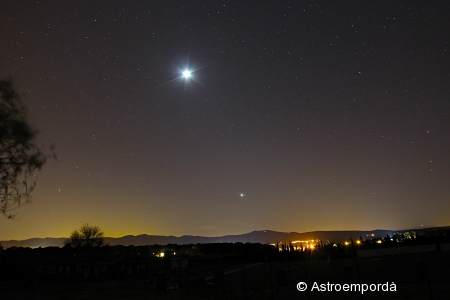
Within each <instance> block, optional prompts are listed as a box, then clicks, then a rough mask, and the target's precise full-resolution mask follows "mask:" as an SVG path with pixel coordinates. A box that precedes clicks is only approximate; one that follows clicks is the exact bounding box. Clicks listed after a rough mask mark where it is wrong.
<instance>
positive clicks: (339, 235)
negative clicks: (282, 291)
mask: <svg viewBox="0 0 450 300" xmlns="http://www.w3.org/2000/svg"><path fill="white" fill-rule="evenodd" d="M394 232H398V231H393V230H382V229H377V230H372V231H358V230H351V231H312V232H303V233H298V232H278V231H272V230H260V231H252V232H250V233H245V234H238V235H225V236H220V237H204V236H192V235H183V236H179V237H177V236H172V235H170V236H163V235H147V234H141V235H126V236H123V237H119V238H111V237H106V238H105V244H109V245H111V246H115V245H124V246H129V245H134V246H142V245H155V244H158V245H167V244H180V245H183V244H207V243H237V242H240V243H261V244H274V243H277V242H282V243H289V242H293V241H306V240H321V241H322V242H323V243H326V242H329V241H330V242H336V243H338V242H343V241H345V240H350V238H352V239H353V240H356V239H359V238H360V237H362V238H363V239H372V238H381V237H385V236H386V235H392V234H393V233H394ZM65 240H67V238H49V237H48V238H31V239H26V240H20V241H18V240H10V241H0V244H1V245H2V246H3V247H6V248H7V247H13V246H16V247H30V248H38V247H51V246H52V247H62V246H63V245H64V241H65Z"/></svg>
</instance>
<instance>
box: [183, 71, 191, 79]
mask: <svg viewBox="0 0 450 300" xmlns="http://www.w3.org/2000/svg"><path fill="white" fill-rule="evenodd" d="M183 77H184V78H186V79H188V78H189V77H191V71H189V70H185V71H183Z"/></svg>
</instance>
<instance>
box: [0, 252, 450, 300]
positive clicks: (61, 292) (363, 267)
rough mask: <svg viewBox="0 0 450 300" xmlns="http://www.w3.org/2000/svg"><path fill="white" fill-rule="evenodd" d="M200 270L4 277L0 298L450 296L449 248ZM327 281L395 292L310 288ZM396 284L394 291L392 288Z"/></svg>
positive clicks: (368, 297) (420, 297)
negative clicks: (302, 285)
mask: <svg viewBox="0 0 450 300" xmlns="http://www.w3.org/2000/svg"><path fill="white" fill-rule="evenodd" d="M198 271H199V272H197V274H194V275H193V276H192V275H191V276H186V277H183V274H178V276H176V278H175V277H173V274H172V275H170V276H169V275H168V276H167V277H165V279H164V280H163V282H161V278H159V279H157V278H150V277H149V278H148V279H146V280H143V279H114V280H113V279H108V280H97V281H92V280H91V281H58V280H33V281H29V280H28V281H18V280H15V281H7V280H6V281H5V280H3V281H1V282H0V299H450V253H449V252H447V251H446V252H435V253H426V254H409V255H397V256H384V257H377V258H350V259H336V260H329V261H328V260H311V261H300V262H299V261H285V262H262V263H248V264H243V263H242V264H237V265H222V266H220V268H217V264H214V268H208V266H204V268H203V269H202V270H200V269H199V270H198ZM300 281H303V282H306V283H307V284H308V288H307V290H306V291H304V292H300V291H298V290H297V287H296V286H297V283H298V282H300ZM327 283H330V284H331V283H332V284H339V286H340V288H344V284H351V283H353V284H368V285H369V284H378V283H380V284H385V285H384V288H386V287H389V289H390V290H391V291H383V290H380V291H366V292H364V293H363V294H362V293H361V292H360V291H359V292H358V291H353V292H351V291H347V292H345V291H340V292H338V291H317V288H316V289H315V290H313V291H311V288H312V287H313V286H314V284H316V285H320V284H327ZM386 283H388V285H387V284H386ZM329 286H330V285H328V287H329ZM323 287H325V286H323ZM335 287H336V286H335ZM335 287H334V288H335ZM354 287H356V286H354ZM359 287H360V288H362V286H359ZM367 287H369V286H366V288H367ZM373 287H375V286H372V288H373ZM394 287H395V290H396V291H392V289H393V288H394ZM380 288H381V289H383V286H381V287H380Z"/></svg>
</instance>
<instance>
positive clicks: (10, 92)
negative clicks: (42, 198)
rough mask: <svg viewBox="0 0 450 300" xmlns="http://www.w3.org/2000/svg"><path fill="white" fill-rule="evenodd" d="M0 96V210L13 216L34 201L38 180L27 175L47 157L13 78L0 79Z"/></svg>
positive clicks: (39, 166) (9, 216)
mask: <svg viewBox="0 0 450 300" xmlns="http://www.w3.org/2000/svg"><path fill="white" fill-rule="evenodd" d="M0 95H1V98H0V213H2V214H3V215H5V216H7V217H8V218H9V219H12V218H14V217H15V216H16V214H17V213H16V214H12V213H10V211H11V210H14V209H16V208H17V207H19V206H20V205H21V204H23V203H28V202H31V192H32V191H33V189H34V187H35V185H36V181H35V180H34V181H32V182H31V184H30V183H29V180H28V178H29V177H30V176H32V175H33V172H34V171H35V170H36V169H41V168H42V166H43V165H44V164H45V162H46V159H47V157H48V156H47V155H46V154H45V153H44V152H43V151H42V150H41V149H40V148H39V147H38V146H37V145H36V142H35V139H36V134H37V130H35V129H34V128H32V127H31V126H30V125H29V124H28V123H27V112H28V109H27V107H26V106H25V105H24V104H23V103H22V99H21V97H20V96H19V95H18V94H17V93H16V91H15V90H14V89H13V87H12V83H11V79H6V80H4V79H0ZM52 151H53V150H52ZM53 156H54V152H53Z"/></svg>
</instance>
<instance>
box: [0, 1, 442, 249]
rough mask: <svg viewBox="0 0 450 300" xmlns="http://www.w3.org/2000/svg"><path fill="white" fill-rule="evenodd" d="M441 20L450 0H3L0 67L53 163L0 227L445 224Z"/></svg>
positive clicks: (209, 230) (118, 230)
mask: <svg viewBox="0 0 450 300" xmlns="http://www.w3.org/2000/svg"><path fill="white" fill-rule="evenodd" d="M449 19H450V2H449V1H360V0H358V1H331V0H330V1H313V0H310V1H78V0H75V1H16V0H15V1H8V0H1V1H0V20H1V26H0V75H1V77H7V76H11V77H12V78H13V81H14V85H15V88H16V89H17V90H18V91H19V92H21V93H23V94H25V96H24V99H25V101H26V103H27V104H28V106H29V109H30V116H29V118H30V121H31V122H32V124H33V125H34V126H35V127H36V128H38V129H39V131H40V133H39V136H38V139H39V144H44V145H50V144H52V143H53V144H55V145H56V153H57V156H58V159H57V160H56V161H49V162H48V163H47V164H46V165H45V166H44V168H43V169H42V170H41V171H39V172H37V173H36V178H37V187H36V189H35V191H34V192H33V203H32V204H31V205H25V206H22V207H21V208H20V209H19V210H18V211H17V212H18V213H19V214H18V215H17V217H16V219H15V220H12V221H11V220H7V219H6V218H4V217H3V218H0V223H1V228H2V231H1V233H0V240H8V239H25V238H31V237H63V236H69V234H70V233H71V231H72V230H74V229H76V228H78V227H79V226H80V225H82V224H83V223H85V222H90V223H91V224H96V225H98V226H100V227H101V228H102V229H103V231H104V232H105V235H106V236H111V237H118V236H123V235H128V234H132V235H136V234H142V233H146V234H157V235H176V236H179V235H184V234H190V235H204V236H220V235H226V234H241V233H247V232H250V231H253V230H264V229H270V230H277V231H289V232H290V231H297V232H304V231H314V230H350V229H360V230H372V229H377V228H382V229H393V230H395V229H406V228H412V227H420V226H421V225H423V226H424V227H429V226H443V225H450V201H449V200H450V119H449V117H450V116H449V113H450V98H449V95H450V76H449V71H450V69H449V67H450V56H449V55H450V44H449V43H450V26H449V24H450V22H449V21H448V20H449ZM185 70H191V71H192V74H191V77H190V78H184V77H181V75H182V72H183V71H185Z"/></svg>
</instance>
